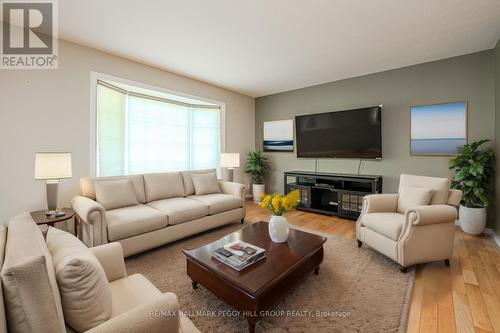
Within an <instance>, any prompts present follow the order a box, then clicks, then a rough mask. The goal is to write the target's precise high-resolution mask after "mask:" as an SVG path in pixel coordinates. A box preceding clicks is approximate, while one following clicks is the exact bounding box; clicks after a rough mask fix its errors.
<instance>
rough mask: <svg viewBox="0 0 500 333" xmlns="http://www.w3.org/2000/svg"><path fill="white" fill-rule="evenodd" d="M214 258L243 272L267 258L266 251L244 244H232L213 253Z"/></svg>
mask: <svg viewBox="0 0 500 333" xmlns="http://www.w3.org/2000/svg"><path fill="white" fill-rule="evenodd" d="M213 257H214V258H215V259H217V260H219V261H222V262H223V263H225V264H226V265H228V266H230V267H231V268H234V269H236V270H237V271H241V270H242V269H244V268H246V267H248V266H250V265H251V264H253V263H255V262H257V261H259V260H260V259H263V258H265V257H266V250H265V249H263V248H260V247H258V246H255V245H252V244H249V243H246V242H243V241H236V242H231V243H229V244H227V245H224V246H223V247H220V248H218V249H216V250H215V251H214V252H213Z"/></svg>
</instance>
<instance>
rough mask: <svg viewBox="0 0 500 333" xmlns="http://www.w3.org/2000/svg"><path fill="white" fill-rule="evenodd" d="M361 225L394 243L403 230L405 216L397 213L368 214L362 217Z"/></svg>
mask: <svg viewBox="0 0 500 333" xmlns="http://www.w3.org/2000/svg"><path fill="white" fill-rule="evenodd" d="M362 223H363V225H364V226H365V227H367V228H368V229H371V230H373V231H375V232H377V233H379V234H381V235H384V236H385V237H387V238H390V239H392V240H394V241H396V240H398V238H399V235H400V234H401V230H402V229H403V225H404V223H405V216H404V215H403V214H399V213H370V214H366V215H363V218H362Z"/></svg>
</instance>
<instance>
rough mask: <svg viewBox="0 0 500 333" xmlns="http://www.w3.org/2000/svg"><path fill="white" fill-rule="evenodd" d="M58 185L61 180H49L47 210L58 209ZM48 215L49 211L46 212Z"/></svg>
mask: <svg viewBox="0 0 500 333" xmlns="http://www.w3.org/2000/svg"><path fill="white" fill-rule="evenodd" d="M57 185H59V181H54V180H51V181H47V183H46V185H45V186H46V189H47V211H51V212H55V211H56V210H57ZM45 214H46V215H47V213H45Z"/></svg>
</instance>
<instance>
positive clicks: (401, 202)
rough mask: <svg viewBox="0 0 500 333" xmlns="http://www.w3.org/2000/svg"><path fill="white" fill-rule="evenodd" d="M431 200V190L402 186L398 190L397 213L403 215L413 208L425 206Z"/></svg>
mask: <svg viewBox="0 0 500 333" xmlns="http://www.w3.org/2000/svg"><path fill="white" fill-rule="evenodd" d="M431 198H432V190H431V189H428V188H423V187H415V186H404V187H401V188H400V190H399V198H398V213H401V214H404V213H406V211H407V210H408V209H410V208H413V207H415V206H426V205H428V204H429V202H430V201H431Z"/></svg>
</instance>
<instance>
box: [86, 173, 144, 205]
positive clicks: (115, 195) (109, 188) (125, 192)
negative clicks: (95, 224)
mask: <svg viewBox="0 0 500 333" xmlns="http://www.w3.org/2000/svg"><path fill="white" fill-rule="evenodd" d="M95 197H96V201H97V202H99V203H100V204H101V205H102V206H103V207H104V208H105V209H106V210H110V209H116V208H122V207H128V206H135V205H137V204H138V202H137V198H136V197H135V193H134V186H133V184H132V181H131V180H130V179H120V180H98V181H96V182H95Z"/></svg>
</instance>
